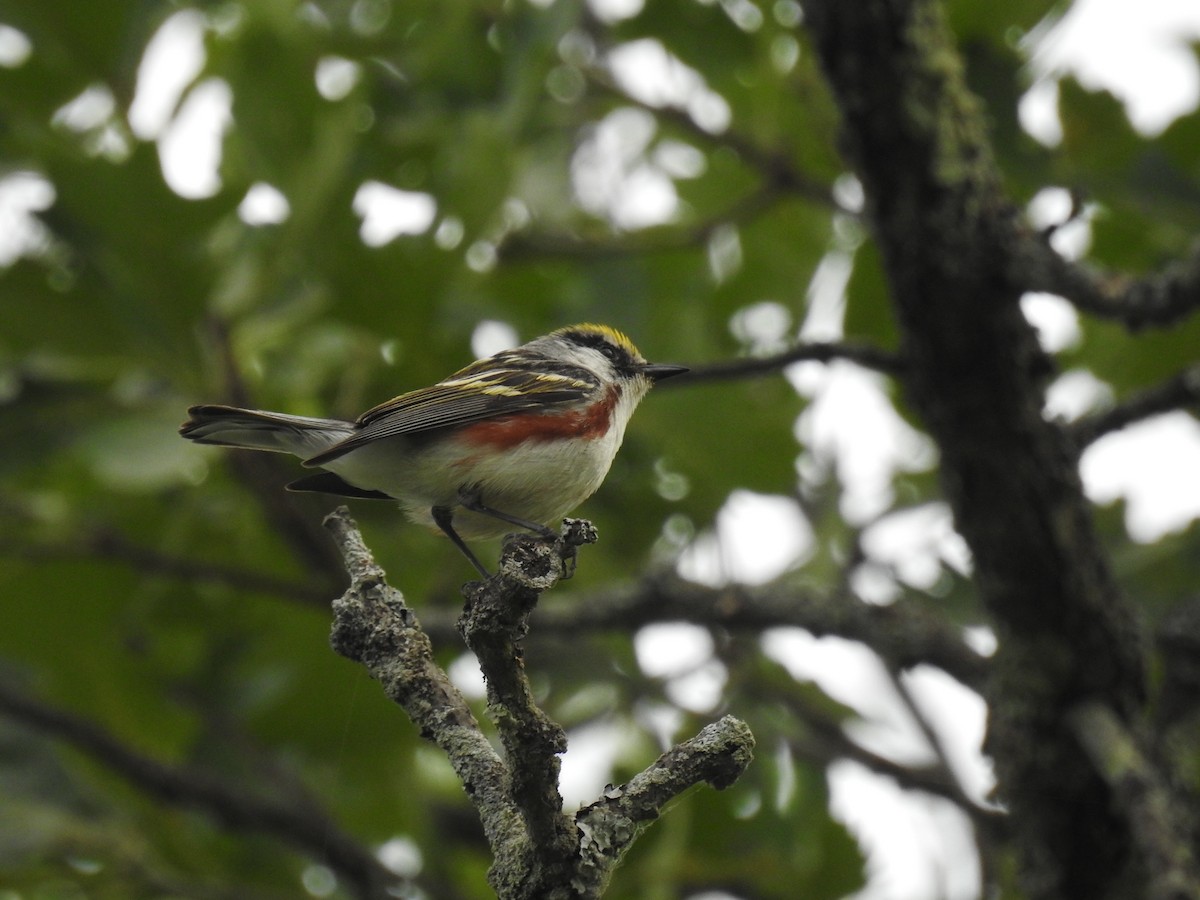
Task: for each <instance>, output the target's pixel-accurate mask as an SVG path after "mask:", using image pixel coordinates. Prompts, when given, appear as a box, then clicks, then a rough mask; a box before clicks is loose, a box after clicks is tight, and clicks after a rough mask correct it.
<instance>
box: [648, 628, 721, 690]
mask: <svg viewBox="0 0 1200 900" xmlns="http://www.w3.org/2000/svg"><path fill="white" fill-rule="evenodd" d="M633 651H634V653H635V654H636V656H637V661H638V667H639V668H640V669H641V670H642V671H643V672H644V673H645V674H646V675H648V676H649V677H650V678H674V677H677V676H679V675H684V674H686V673H687V672H690V671H692V670H693V669H695V668H697V667H698V666H700V665H702V664H703V663H705V662H707V661H708V660H709V659H710V658H711V657H712V653H713V640H712V635H711V634H710V633H709V631H708V629H707V628H702V627H701V626H699V625H691V624H688V623H686V622H666V623H662V624H655V625H647V626H645V627H644V628H639V629H638V632H637V634H635V635H634V637H633Z"/></svg>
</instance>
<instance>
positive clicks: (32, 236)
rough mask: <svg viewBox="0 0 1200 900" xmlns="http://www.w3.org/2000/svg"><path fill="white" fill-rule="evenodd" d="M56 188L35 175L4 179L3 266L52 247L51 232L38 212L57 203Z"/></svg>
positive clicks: (0, 194) (0, 181)
mask: <svg viewBox="0 0 1200 900" xmlns="http://www.w3.org/2000/svg"><path fill="white" fill-rule="evenodd" d="M54 196H55V195H54V185H52V184H51V183H50V182H49V181H47V180H46V179H45V178H43V177H42V176H41V175H38V174H36V173H34V172H13V173H12V174H9V175H4V176H2V177H0V266H5V267H7V266H11V265H12V264H13V263H15V262H16V261H17V260H18V259H20V258H21V257H22V256H25V255H27V254H30V253H36V252H38V251H39V250H42V249H44V248H46V247H48V246H49V244H50V233H49V232H48V231H47V230H46V227H45V226H44V225H43V224H42V223H41V221H40V220H39V219H37V218H36V217H35V215H34V214H35V213H39V212H42V211H43V210H47V209H49V208H50V207H51V206H52V205H53V204H54Z"/></svg>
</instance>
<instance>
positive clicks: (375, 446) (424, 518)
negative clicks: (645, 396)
mask: <svg viewBox="0 0 1200 900" xmlns="http://www.w3.org/2000/svg"><path fill="white" fill-rule="evenodd" d="M623 425H624V423H623V422H620V423H619V422H617V421H614V422H613V426H614V427H612V428H610V429H609V431H608V433H607V434H605V435H603V436H601V437H596V438H593V439H587V440H584V439H575V440H569V441H536V440H533V441H526V442H525V443H523V444H518V445H517V446H515V447H511V448H508V449H504V450H496V449H494V448H486V449H484V450H483V451H480V450H478V449H475V448H471V447H466V446H464V445H463V444H461V443H459V442H451V443H449V444H443V445H440V446H435V447H430V448H423V449H417V450H413V449H411V447H410V445H409V444H408V441H407V439H406V438H394V439H385V440H381V441H377V442H374V443H371V444H368V445H366V446H365V447H362V448H361V449H358V450H355V451H353V452H351V453H348V454H346V455H345V456H343V457H341V458H339V459H336V460H333V461H332V462H330V463H329V464H328V465H327V466H326V468H328V469H329V470H330V471H332V472H336V473H337V474H338V475H340V476H341V477H342V478H344V479H345V480H346V481H348V482H350V483H351V484H354V485H357V486H359V487H363V488H369V489H372V490H377V491H382V492H383V493H385V494H388V495H389V496H392V497H396V498H397V499H398V500H399V501H400V505H401V507H402V508H403V509H404V511H405V513H406V514H407V515H408V517H409V518H410V519H412V520H413V521H414V522H419V523H421V524H424V525H428V526H431V527H436V526H434V522H433V517H432V515H431V512H430V511H431V510H432V509H433V507H435V506H444V507H448V508H451V509H454V518H453V526H454V530H455V531H457V532H458V533H459V535H460V536H462V537H463V538H465V539H468V540H472V539H483V538H492V537H499V536H500V535H503V534H507V533H508V532H510V531H513V530H514V528H513V526H512V525H510V524H508V523H507V522H502V521H499V520H498V519H495V518H492V517H490V516H485V515H481V514H479V513H474V512H470V511H469V510H466V509H463V508H462V507H461V506H459V505H458V500H459V494H460V492H461V491H463V490H475V491H478V495H479V499H480V501H481V502H482V503H483V504H484V505H485V506H488V507H491V508H492V509H495V510H499V511H500V512H504V513H507V514H509V515H511V516H517V517H519V518H521V519H526V520H528V521H530V522H536V523H538V524H543V525H550V526H556V525H557V524H558V521H559V520H560V519H561V518H562V517H563V516H565V515H567V514H568V513H570V512H571V511H572V510H574V509H575V508H576V507H577V506H579V504H581V503H582V502H583V501H584V500H586V499H587V498H588V497H590V496H591V495H592V494H593V493H595V491H596V489H597V488H599V487H600V485H601V483H603V481H604V477H605V476H606V475H607V474H608V470H609V467H610V466H611V465H612V461H613V458H614V457H615V456H616V454H617V450H618V449H619V448H620V446H621V439H622V437H623V436H624V431H625V429H624V427H623Z"/></svg>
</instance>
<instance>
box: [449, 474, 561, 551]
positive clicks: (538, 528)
mask: <svg viewBox="0 0 1200 900" xmlns="http://www.w3.org/2000/svg"><path fill="white" fill-rule="evenodd" d="M458 502H459V505H460V506H462V508H463V509H469V510H470V511H471V512H475V513H479V514H480V515H481V516H491V517H492V518H493V519H499V520H500V521H501V522H507V523H508V524H509V525H515V526H516V527H517V528H524V529H525V530H526V531H532V532H533V533H534V534H538V535H541V536H542V537H544V538H545V539H546V540H548V541H555V540H558V532H556V531H555V530H554V529H553V528H548V527H547V526H545V525H542V524H540V523H538V522H530V521H529V520H528V519H522V518H521V517H520V516H514V515H511V514H509V513H506V512H502V511H500V510H498V509H492V508H491V507H490V506H486V505H484V502H483V499H482V498H481V497H480V496H479V489H478V488H465V487H464V488H459V490H458ZM436 520H437V517H436V515H435V517H434V521H436ZM443 530H445V529H443Z"/></svg>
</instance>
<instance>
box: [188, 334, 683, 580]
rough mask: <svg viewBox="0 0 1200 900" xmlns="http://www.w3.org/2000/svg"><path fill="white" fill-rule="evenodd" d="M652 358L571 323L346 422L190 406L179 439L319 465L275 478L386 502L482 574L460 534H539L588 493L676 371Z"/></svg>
mask: <svg viewBox="0 0 1200 900" xmlns="http://www.w3.org/2000/svg"><path fill="white" fill-rule="evenodd" d="M686 371H687V369H686V368H685V367H683V366H670V365H652V364H650V363H648V362H646V360H645V358H644V357H643V356H642V355H641V354H640V353H639V352H638V350H637V347H635V346H634V345H633V342H632V341H630V340H629V338H627V337H626V336H625V335H623V334H621V332H619V331H616V330H615V329H612V328H609V327H608V326H606V325H591V324H585V325H573V326H570V327H568V328H560V329H559V330H558V331H554V332H551V333H550V334H547V335H544V336H543V337H539V338H537V339H535V340H532V341H530V342H529V343H527V344H524V345H522V346H520V347H517V348H515V349H513V350H505V351H503V352H501V353H497V354H496V355H495V356H492V357H489V358H488V359H481V360H477V361H475V362H473V363H471V364H470V365H469V366H467V367H466V368H465V369H460V370H459V371H457V372H455V373H454V374H453V375H451V376H449V377H448V378H444V379H442V380H441V381H439V382H438V383H437V384H435V385H432V386H430V387H425V388H420V389H418V390H415V391H410V392H409V393H407V394H401V395H400V396H399V397H396V398H395V399H393V400H389V401H387V402H386V403H382V404H380V405H379V406H376V407H375V408H374V409H370V410H367V411H366V412H365V413H363V414H362V415H361V416H359V417H358V419H357V420H356V421H354V422H346V421H343V420H341V419H315V418H309V417H308V416H292V415H287V414H285V413H276V412H264V411H262V410H256V409H238V408H236V407H232V406H216V405H203V406H193V407H191V408H190V409H189V410H188V415H189V416H190V418H189V419H188V421H187V422H185V423H184V424H183V425H182V426H181V427H180V429H179V433H180V434H182V435H183V436H184V437H185V438H187V439H188V440H191V441H195V442H196V443H199V444H219V445H221V446H225V447H243V448H247V449H252V450H275V451H280V452H283V453H291V454H293V455H294V456H298V457H300V459H301V460H303V463H304V465H305V466H309V467H313V468H320V469H324V470H325V471H323V472H320V473H318V474H315V475H310V476H309V477H307V478H301V479H300V480H299V481H295V482H293V483H292V484H289V485H288V489H289V490H294V491H321V492H324V493H329V494H339V495H341V496H345V497H363V498H370V499H378V500H388V499H391V500H398V501H399V502H400V505H401V507H402V508H403V509H404V511H405V512H406V513H407V515H408V517H409V518H410V519H412V520H413V521H415V522H419V523H421V524H424V525H435V526H437V527H438V528H440V529H441V530H442V531H443V532H445V534H446V536H447V537H449V538H450V540H451V541H453V542H454V544H455V545H456V546H457V547H458V548H459V549H460V550H461V551H462V552H463V553H464V554H465V555H466V557H467V559H469V560H470V561H471V564H472V565H474V566H475V568H476V569H478V570H479V572H480V573H481V574H482V575H484V576H485V577H486V575H487V570H486V569H485V568H484V567H483V565H482V564H481V563H480V562H479V560H478V559H477V558H476V556H475V554H474V553H472V552H471V550H470V548H468V547H467V545H466V544H465V543H464V542H463V539H464V538H471V539H478V538H490V537H498V536H499V535H501V534H503V533H504V532H505V531H507V530H509V528H510V527H511V526H517V527H519V528H525V529H529V530H531V531H536V532H538V533H540V534H543V535H547V536H549V535H551V534H553V532H552V531H551V530H550V529H549V528H548V527H547V525H546V523H548V522H552V521H554V520H556V519H560V518H562V517H563V516H564V515H566V514H567V513H568V512H570V511H571V510H572V509H574V508H575V507H576V506H578V505H579V504H580V503H582V502H583V501H584V500H586V499H587V498H588V497H590V496H591V495H592V494H593V493H594V492H595V491H596V489H597V488H598V487H600V484H601V482H603V481H604V477H605V475H607V474H608V469H609V466H611V465H612V461H613V457H614V456H616V453H617V449H618V448H619V447H620V446H621V441H622V439H623V438H624V436H625V426H626V425H627V424H629V417H630V416H632V415H633V411H634V409H636V408H637V405H638V403H640V402H641V400H642V398H643V397H645V396H646V393H647V392H648V391H649V390H650V387H651V385H653V384H654V382H656V381H658V380H660V379H663V378H669V377H670V376H672V375H678V374H680V373H681V372H686Z"/></svg>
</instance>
